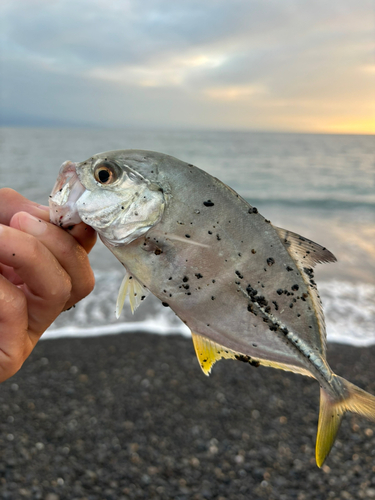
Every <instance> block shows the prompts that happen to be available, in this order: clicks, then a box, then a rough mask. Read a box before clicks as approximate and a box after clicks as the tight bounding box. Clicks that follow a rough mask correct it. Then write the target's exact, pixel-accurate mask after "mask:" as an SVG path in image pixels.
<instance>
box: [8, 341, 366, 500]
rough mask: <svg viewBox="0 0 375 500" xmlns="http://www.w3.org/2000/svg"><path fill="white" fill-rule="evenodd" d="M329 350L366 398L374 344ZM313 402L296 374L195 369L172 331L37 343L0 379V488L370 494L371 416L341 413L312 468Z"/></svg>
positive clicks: (91, 493)
mask: <svg viewBox="0 0 375 500" xmlns="http://www.w3.org/2000/svg"><path fill="white" fill-rule="evenodd" d="M328 359H329V362H330V364H331V366H332V368H333V369H334V370H335V371H336V372H337V373H338V374H340V375H342V376H344V377H345V378H348V379H349V380H350V381H352V382H354V383H356V384H357V385H359V386H361V387H363V388H364V389H366V390H368V391H370V392H372V393H374V394H375V377H374V372H375V370H374V367H375V347H371V348H363V349H362V348H356V347H351V346H343V345H338V344H331V345H329V352H328ZM318 408H319V385H318V383H317V382H316V381H314V380H313V379H309V378H306V377H302V376H298V375H293V374H291V373H286V372H281V371H278V370H272V369H267V368H262V367H259V368H254V367H252V366H250V365H247V364H245V363H241V362H235V361H221V362H220V363H217V364H216V365H215V366H214V368H213V372H212V374H211V376H210V377H205V376H204V375H203V373H202V372H201V370H200V368H199V366H198V362H197V360H196V357H195V354H194V350H193V346H192V343H191V341H190V340H189V339H186V338H183V337H180V336H168V337H162V336H159V335H150V334H137V333H134V334H125V335H114V336H103V337H97V338H86V339H77V338H74V339H66V338H65V339H57V340H46V341H43V342H40V343H39V344H38V346H37V347H36V349H35V351H34V353H33V354H32V356H31V357H30V358H29V360H27V362H26V363H25V365H24V367H23V368H22V370H21V371H20V372H19V373H18V374H17V375H16V376H14V377H13V378H12V379H10V380H9V381H7V382H5V383H4V384H2V385H1V386H0V412H1V414H0V426H1V433H0V453H1V460H0V496H1V498H3V499H22V498H31V499H43V500H63V499H69V500H75V499H77V500H78V499H79V500H83V499H86V500H103V499H106V500H112V499H113V500H124V499H173V500H190V499H193V500H201V499H202V500H203V499H217V500H224V499H227V500H236V499H243V500H249V499H251V500H253V499H254V500H258V499H267V500H273V499H275V500H276V499H277V500H293V499H296V500H307V499H314V500H327V499H334V500H336V499H340V500H341V499H343V500H351V499H366V500H367V499H371V498H375V425H374V424H373V423H370V422H367V421H366V420H364V419H361V418H359V417H357V416H354V415H350V414H348V415H347V416H346V417H345V419H344V421H343V424H342V427H341V429H340V432H339V437H338V439H337V441H336V444H335V446H334V448H333V450H332V452H331V455H330V456H329V458H328V460H327V462H326V464H325V466H324V467H323V469H318V468H317V467H316V465H315V458H314V446H315V436H316V427H317V418H318Z"/></svg>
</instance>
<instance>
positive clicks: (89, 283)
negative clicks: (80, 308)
mask: <svg viewBox="0 0 375 500" xmlns="http://www.w3.org/2000/svg"><path fill="white" fill-rule="evenodd" d="M94 286H95V277H94V273H93V272H92V270H91V268H90V270H89V272H88V273H87V277H86V279H85V281H84V286H83V289H82V297H81V298H82V299H83V298H84V297H86V296H87V295H89V294H90V293H91V292H92V291H93V290H94Z"/></svg>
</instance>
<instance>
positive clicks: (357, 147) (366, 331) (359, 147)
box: [0, 128, 375, 346]
mask: <svg viewBox="0 0 375 500" xmlns="http://www.w3.org/2000/svg"><path fill="white" fill-rule="evenodd" d="M374 146H375V137H374V136H370V135H368V136H364V135H324V134H322V135H319V134H293V133H269V132H241V131H207V130H204V131H202V130H193V131H192V130H190V131H189V130H185V131H178V130H171V131H167V130H148V129H142V130H134V129H130V128H129V129H121V130H118V129H105V130H99V129H67V128H64V129H56V128H45V129H43V128H1V129H0V157H1V166H0V186H1V187H4V186H8V187H11V188H13V189H15V190H17V191H18V192H20V193H21V194H22V195H24V196H26V197H27V198H30V199H32V200H34V201H36V202H38V203H41V204H48V196H49V194H50V192H51V189H52V187H53V185H54V183H55V180H56V176H57V173H58V170H59V167H60V165H61V164H62V162H64V161H65V160H72V161H82V160H85V159H87V158H88V157H90V156H91V155H93V154H94V153H98V152H101V151H109V150H113V149H146V150H152V151H159V152H163V153H166V154H169V155H172V156H175V157H177V158H179V159H181V160H184V161H186V162H188V163H193V164H194V165H196V166H197V167H199V168H201V169H203V170H206V171H207V172H209V173H210V174H211V175H213V176H215V177H218V178H219V179H221V180H222V181H223V182H225V183H226V184H228V185H229V186H231V187H232V188H233V189H234V190H235V191H237V192H238V193H239V194H240V195H241V196H242V197H243V198H245V199H246V200H247V201H248V202H249V203H251V204H252V205H254V206H256V207H257V208H258V210H259V212H260V213H261V214H262V215H264V216H265V217H266V218H267V219H270V220H271V222H272V223H273V224H275V225H276V226H279V227H283V228H286V229H289V230H291V231H294V232H296V233H299V234H301V235H303V236H305V237H307V238H309V239H312V240H314V241H316V242H317V243H320V244H321V245H323V246H325V247H327V248H328V249H329V250H331V251H332V252H333V253H334V254H335V256H336V257H337V259H338V262H337V263H335V264H320V265H318V266H317V267H316V281H317V283H318V288H319V291H320V295H321V298H322V302H323V307H324V312H325V317H326V327H327V336H328V341H329V342H340V343H347V344H351V345H353V346H368V345H372V344H375V160H374ZM192 189H194V186H192ZM90 260H91V264H92V267H93V269H94V272H95V277H96V286H95V289H94V291H93V292H92V293H91V295H89V296H88V297H87V298H85V299H84V300H82V301H81V302H80V303H79V304H77V306H76V307H75V308H73V309H71V310H70V311H67V312H64V313H62V314H61V315H60V316H59V317H58V318H57V319H56V321H55V322H54V323H53V324H52V325H51V327H50V328H49V329H48V330H47V332H46V333H45V334H44V336H43V337H44V338H48V339H53V338H58V337H63V336H65V337H71V336H93V335H105V334H109V333H120V332H121V333H123V332H135V331H137V332H152V333H155V334H171V333H180V334H181V335H190V333H189V330H188V329H187V327H186V326H185V325H184V324H182V322H181V321H180V320H179V319H178V318H177V317H176V316H175V315H174V313H173V312H172V311H171V310H170V309H167V308H164V307H162V306H161V304H160V303H159V301H158V299H156V298H155V297H153V296H151V295H150V296H149V297H148V298H147V299H146V300H145V302H144V303H142V305H141V306H140V307H139V308H138V309H137V311H136V312H135V314H134V315H132V314H131V311H130V307H129V306H127V305H126V306H125V307H124V310H123V312H122V314H121V316H120V318H119V319H118V320H116V318H115V304H116V298H117V294H118V289H119V287H120V284H121V281H122V278H123V275H124V270H123V268H122V266H121V265H120V264H119V262H118V261H117V260H116V259H115V257H114V256H113V255H112V254H111V253H110V252H109V251H108V249H106V248H105V247H104V245H103V244H102V243H101V242H100V241H98V243H97V244H96V246H95V248H94V250H93V251H92V253H91V254H90Z"/></svg>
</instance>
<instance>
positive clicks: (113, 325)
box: [43, 271, 375, 346]
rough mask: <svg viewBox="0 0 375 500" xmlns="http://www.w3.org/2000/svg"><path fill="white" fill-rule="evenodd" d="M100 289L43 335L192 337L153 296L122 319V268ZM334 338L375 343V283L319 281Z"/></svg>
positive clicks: (104, 278)
mask: <svg viewBox="0 0 375 500" xmlns="http://www.w3.org/2000/svg"><path fill="white" fill-rule="evenodd" d="M95 276H96V287H95V290H94V292H93V293H92V294H91V295H89V296H88V297H87V298H86V299H84V300H83V301H81V302H79V303H78V304H77V306H76V307H75V308H73V309H71V310H70V311H67V312H65V313H63V314H61V315H60V316H59V318H57V320H56V321H55V323H53V325H51V327H50V328H49V329H48V330H47V332H46V333H45V334H44V335H43V338H44V339H53V338H58V337H77V336H79V337H85V336H97V335H105V334H115V333H125V332H151V333H155V334H160V335H168V334H175V333H177V334H181V335H186V336H189V335H190V332H189V329H188V328H187V327H186V325H184V324H183V323H182V322H181V321H180V320H179V319H178V318H177V316H176V315H175V314H174V313H173V311H172V310H171V309H166V308H164V307H162V305H161V303H160V302H159V300H158V299H156V298H155V297H153V296H149V297H148V298H147V299H146V301H145V302H144V303H143V304H142V306H141V307H140V308H139V309H138V310H137V311H136V313H135V314H134V316H133V315H132V314H131V311H130V307H129V306H128V305H125V306H124V310H123V313H122V314H121V317H120V319H119V320H116V318H115V313H114V311H115V303H116V297H117V292H118V289H119V287H120V284H121V280H122V274H121V273H120V272H118V271H111V272H109V273H108V272H107V273H103V272H97V273H95ZM319 291H320V295H321V298H322V302H323V307H324V312H325V317H326V328H327V339H328V342H337V343H345V344H351V345H354V346H369V345H373V344H375V329H374V325H375V286H373V285H371V284H366V283H357V284H353V283H349V282H345V281H326V282H321V283H319Z"/></svg>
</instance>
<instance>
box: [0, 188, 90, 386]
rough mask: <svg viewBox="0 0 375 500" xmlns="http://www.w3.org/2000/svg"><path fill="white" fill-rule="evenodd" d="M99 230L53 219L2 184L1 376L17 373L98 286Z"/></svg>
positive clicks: (40, 208)
mask: <svg viewBox="0 0 375 500" xmlns="http://www.w3.org/2000/svg"><path fill="white" fill-rule="evenodd" d="M95 241H96V233H95V231H94V230H93V229H92V228H90V227H89V226H86V225H85V224H83V223H81V224H78V225H77V226H74V227H73V229H72V230H71V231H64V230H63V229H61V228H59V227H57V226H55V225H53V224H50V223H49V210H48V207H41V206H39V205H38V204H36V203H33V202H31V201H29V200H28V199H26V198H24V197H23V196H21V195H20V194H18V193H17V192H16V191H13V190H12V189H8V188H3V189H0V382H3V381H4V380H6V379H7V378H9V377H11V376H12V375H14V374H15V373H16V372H17V371H18V370H19V369H20V368H21V366H22V364H23V362H24V361H25V359H26V358H27V357H28V356H29V354H30V353H31V351H32V350H33V348H34V346H35V344H36V343H37V341H38V340H39V338H40V336H41V335H42V334H43V332H44V331H45V330H46V329H47V328H48V326H49V325H50V324H51V323H52V322H53V321H54V320H55V319H56V318H57V316H58V315H59V314H60V313H61V312H62V311H64V310H66V309H69V308H70V307H72V306H73V305H74V304H75V303H76V302H78V301H79V300H81V299H83V298H84V297H85V296H86V295H88V294H89V293H90V292H91V291H92V289H93V288H94V275H93V272H92V269H91V267H90V263H89V260H88V257H87V254H88V253H89V252H90V250H91V249H92V247H93V246H94V244H95Z"/></svg>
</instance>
